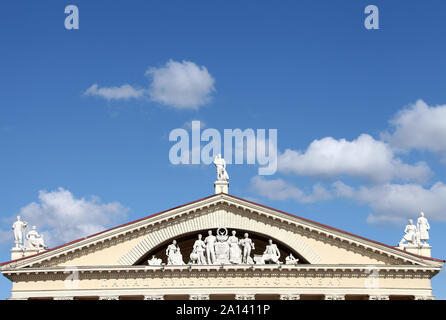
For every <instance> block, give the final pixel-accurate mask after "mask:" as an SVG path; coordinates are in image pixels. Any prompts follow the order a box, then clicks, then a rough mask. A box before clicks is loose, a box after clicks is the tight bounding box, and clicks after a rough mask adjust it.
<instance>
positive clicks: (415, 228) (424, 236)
mask: <svg viewBox="0 0 446 320" xmlns="http://www.w3.org/2000/svg"><path fill="white" fill-rule="evenodd" d="M430 228H431V227H430V225H429V221H428V220H427V219H426V217H425V216H424V212H421V213H420V217H419V218H418V219H417V224H416V225H414V223H413V220H412V219H409V224H408V225H406V228H405V229H404V236H403V238H402V239H401V241H400V243H399V245H400V247H404V246H406V247H428V246H429V244H428V243H427V240H429V230H430Z"/></svg>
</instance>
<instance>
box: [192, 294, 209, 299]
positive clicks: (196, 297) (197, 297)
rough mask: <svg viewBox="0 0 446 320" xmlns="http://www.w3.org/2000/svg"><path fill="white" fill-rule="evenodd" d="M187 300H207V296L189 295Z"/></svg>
mask: <svg viewBox="0 0 446 320" xmlns="http://www.w3.org/2000/svg"><path fill="white" fill-rule="evenodd" d="M189 300H209V295H208V294H191V295H189Z"/></svg>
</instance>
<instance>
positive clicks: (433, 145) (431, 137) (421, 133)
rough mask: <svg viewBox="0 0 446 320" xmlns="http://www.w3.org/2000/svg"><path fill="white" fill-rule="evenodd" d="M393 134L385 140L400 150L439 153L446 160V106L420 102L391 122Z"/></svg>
mask: <svg viewBox="0 0 446 320" xmlns="http://www.w3.org/2000/svg"><path fill="white" fill-rule="evenodd" d="M390 123H391V125H392V126H393V127H394V131H393V133H384V134H383V139H384V140H386V141H389V143H390V144H391V145H393V146H395V147H397V148H400V149H420V150H429V151H432V152H438V153H440V154H442V155H443V156H444V157H445V159H446V105H440V106H433V107H430V106H428V105H427V104H426V103H425V102H424V101H423V100H418V101H417V102H416V103H415V104H413V105H411V106H410V107H409V108H407V109H405V110H402V111H400V112H398V113H397V115H396V116H395V118H393V119H392V120H391V121H390Z"/></svg>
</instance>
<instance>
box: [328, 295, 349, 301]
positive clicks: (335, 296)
mask: <svg viewBox="0 0 446 320" xmlns="http://www.w3.org/2000/svg"><path fill="white" fill-rule="evenodd" d="M324 300H345V295H343V294H326V295H325V297H324Z"/></svg>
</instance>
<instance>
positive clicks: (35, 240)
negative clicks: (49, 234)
mask: <svg viewBox="0 0 446 320" xmlns="http://www.w3.org/2000/svg"><path fill="white" fill-rule="evenodd" d="M27 227H28V223H27V222H25V221H22V220H21V218H20V216H17V221H16V222H14V224H13V225H12V230H13V232H14V245H15V246H14V248H13V250H21V251H26V250H44V249H46V248H47V246H46V244H45V241H44V240H43V235H42V234H40V233H38V232H37V228H36V226H32V227H31V230H29V231H28V232H27V233H26V235H25V229H27ZM24 235H25V236H24Z"/></svg>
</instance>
